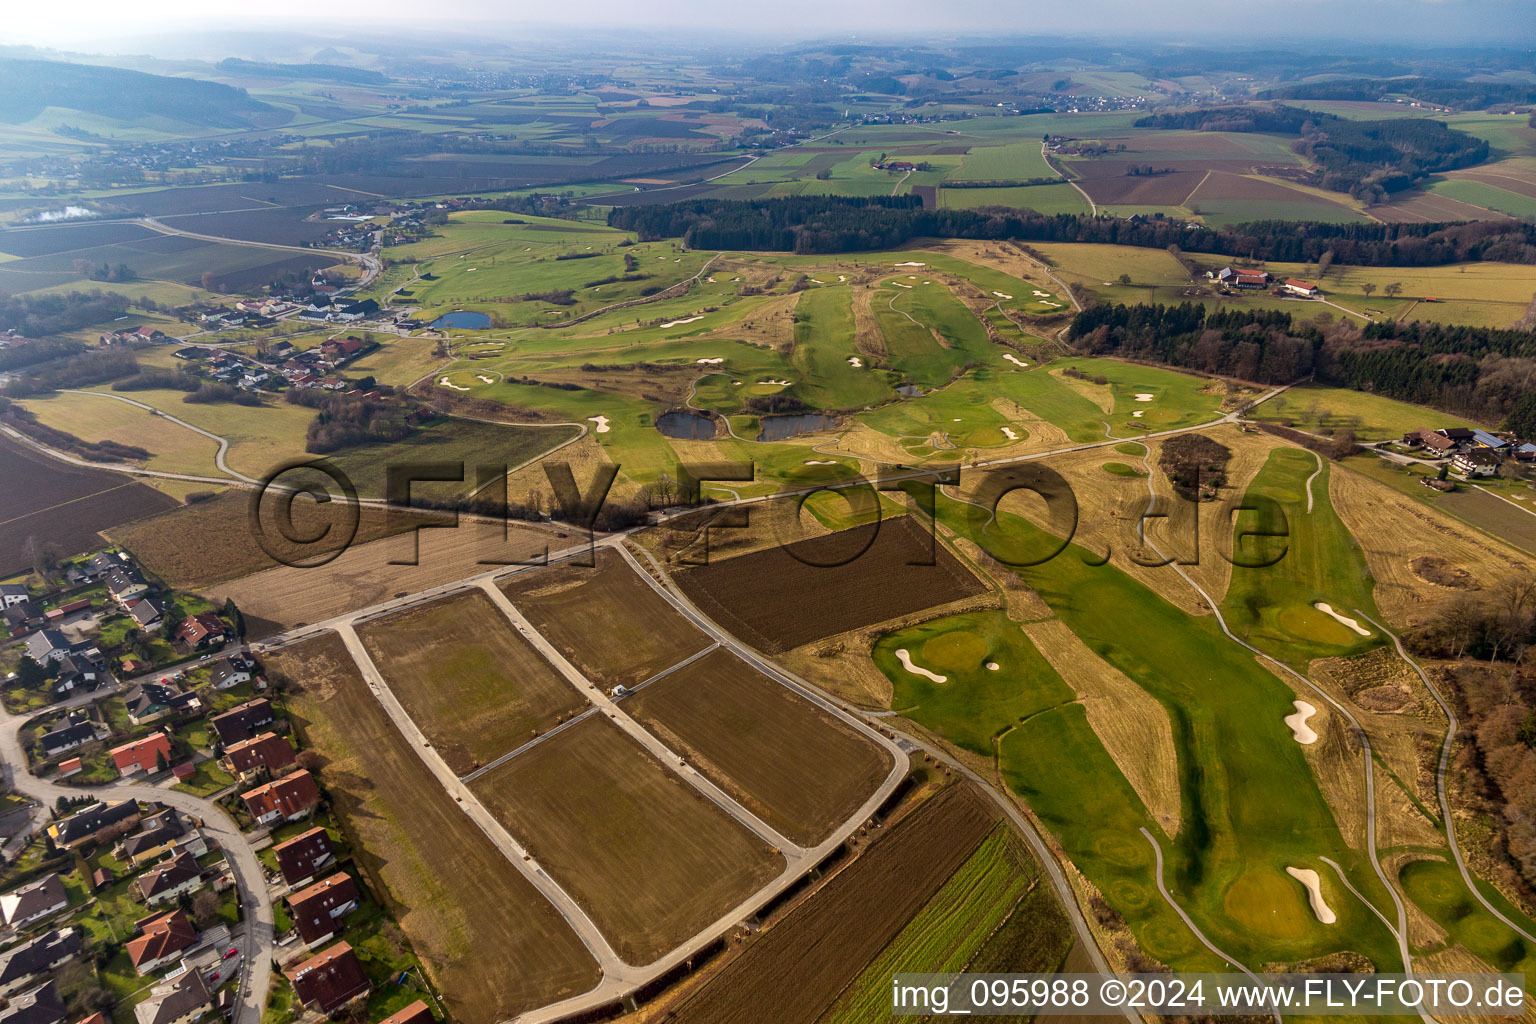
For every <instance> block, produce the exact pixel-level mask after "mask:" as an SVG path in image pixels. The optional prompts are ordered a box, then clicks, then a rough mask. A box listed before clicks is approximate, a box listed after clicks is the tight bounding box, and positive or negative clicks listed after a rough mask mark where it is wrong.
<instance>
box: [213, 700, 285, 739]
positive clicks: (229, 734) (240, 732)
mask: <svg viewBox="0 0 1536 1024" xmlns="http://www.w3.org/2000/svg"><path fill="white" fill-rule="evenodd" d="M276 721H277V716H276V715H275V714H273V713H272V702H271V701H269V700H267V698H265V697H257V698H256V699H255V700H248V701H246V702H245V703H244V704H239V705H236V706H235V707H232V708H230V709H229V710H228V711H226V712H224V713H223V714H222V715H214V716H213V729H214V731H215V732H217V733H218V734H219V742H220V743H222V744H224V745H225V746H226V747H227V746H229V745H230V744H231V743H239V742H240V741H241V740H248V739H250V738H251V737H252V736H255V735H256V732H257V730H258V729H262V728H265V727H266V726H269V725H271V724H273V723H274V722H276Z"/></svg>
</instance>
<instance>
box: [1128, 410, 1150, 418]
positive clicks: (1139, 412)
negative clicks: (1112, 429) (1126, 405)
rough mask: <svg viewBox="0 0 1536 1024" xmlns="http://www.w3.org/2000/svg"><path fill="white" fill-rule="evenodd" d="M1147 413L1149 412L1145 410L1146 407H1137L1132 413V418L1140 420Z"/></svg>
mask: <svg viewBox="0 0 1536 1024" xmlns="http://www.w3.org/2000/svg"><path fill="white" fill-rule="evenodd" d="M1146 414H1147V410H1145V409H1137V410H1136V411H1135V412H1133V413H1131V418H1132V419H1137V420H1139V419H1141V418H1142V417H1143V416H1145V415H1146Z"/></svg>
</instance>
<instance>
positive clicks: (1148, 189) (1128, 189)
mask: <svg viewBox="0 0 1536 1024" xmlns="http://www.w3.org/2000/svg"><path fill="white" fill-rule="evenodd" d="M1095 165H1096V166H1095ZM1072 170H1074V171H1077V172H1078V173H1080V174H1083V177H1082V178H1080V179H1078V182H1077V183H1078V184H1079V185H1081V186H1082V187H1083V191H1085V192H1087V193H1088V194H1089V195H1090V196H1092V197H1093V201H1094V202H1095V203H1098V204H1099V205H1100V206H1117V205H1118V206H1180V205H1182V204H1183V202H1184V200H1185V198H1186V197H1187V196H1188V195H1189V194H1190V193H1191V192H1193V191H1194V190H1195V187H1196V186H1198V185H1199V184H1200V180H1201V179H1202V178H1204V177H1205V172H1204V171H1174V172H1173V173H1172V174H1156V175H1152V176H1150V177H1134V176H1131V175H1128V174H1126V173H1125V165H1124V164H1121V163H1119V162H1118V161H1115V162H1111V161H1093V162H1092V163H1087V162H1079V163H1074V164H1072ZM1086 172H1093V173H1092V174H1091V176H1090V174H1089V173H1086Z"/></svg>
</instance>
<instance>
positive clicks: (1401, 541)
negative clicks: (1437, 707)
mask: <svg viewBox="0 0 1536 1024" xmlns="http://www.w3.org/2000/svg"><path fill="white" fill-rule="evenodd" d="M1341 469H1342V470H1343V472H1340V471H1339V470H1341ZM1328 477H1329V487H1328V492H1329V498H1330V499H1331V500H1332V502H1333V507H1334V510H1335V511H1337V512H1338V514H1339V518H1340V519H1342V520H1343V521H1344V525H1345V526H1346V527H1348V528H1349V532H1350V533H1351V534H1353V535H1354V537H1355V539H1356V540H1357V541H1358V542H1359V544H1360V549H1361V551H1362V552H1363V553H1364V554H1365V561H1366V565H1367V566H1369V568H1370V570H1371V577H1372V578H1373V579H1374V580H1375V581H1376V591H1375V594H1374V595H1373V596H1374V597H1375V598H1376V606H1377V607H1378V608H1380V609H1381V613H1382V615H1383V616H1385V617H1386V620H1387V622H1388V623H1390V624H1391V625H1393V626H1395V627H1397V628H1398V629H1402V628H1405V627H1407V626H1409V625H1411V624H1412V623H1414V622H1418V621H1421V620H1423V619H1424V618H1425V617H1426V616H1428V615H1432V614H1434V613H1436V611H1437V610H1438V609H1439V607H1440V606H1441V605H1443V604H1444V603H1446V602H1447V601H1448V600H1449V599H1450V598H1452V597H1455V596H1456V595H1457V594H1460V593H1463V592H1464V589H1463V588H1461V587H1447V586H1443V585H1440V584H1437V583H1433V582H1431V581H1430V580H1428V579H1426V578H1424V577H1423V576H1421V575H1420V574H1419V573H1418V572H1415V571H1414V565H1415V562H1418V560H1419V559H1422V558H1424V557H1425V556H1433V557H1434V558H1437V559H1440V560H1441V563H1443V564H1444V565H1447V566H1449V567H1450V568H1453V569H1463V570H1465V571H1466V572H1468V573H1470V574H1471V577H1472V579H1473V580H1476V581H1481V582H1482V583H1484V584H1485V585H1492V584H1493V583H1494V582H1496V581H1498V580H1501V579H1505V578H1507V577H1508V576H1510V575H1511V574H1512V573H1518V572H1521V571H1524V572H1526V573H1536V561H1533V560H1532V559H1530V558H1529V557H1527V556H1523V555H1521V554H1520V553H1518V552H1517V551H1516V550H1515V549H1513V548H1510V547H1506V546H1505V545H1503V544H1500V543H1498V542H1497V541H1494V540H1491V539H1489V538H1487V537H1485V536H1483V535H1482V534H1480V533H1478V532H1477V531H1475V530H1470V529H1468V528H1467V527H1465V526H1463V525H1462V524H1460V523H1458V522H1456V521H1454V520H1452V519H1449V518H1448V517H1446V516H1444V515H1437V514H1436V513H1435V512H1434V511H1432V510H1430V509H1429V508H1426V507H1425V506H1424V505H1423V504H1421V503H1420V502H1417V501H1415V500H1414V499H1413V498H1411V497H1409V496H1408V495H1406V494H1403V493H1402V492H1400V491H1397V490H1395V489H1393V488H1391V487H1388V486H1387V485H1386V484H1383V483H1380V482H1378V481H1376V480H1372V479H1371V478H1370V477H1367V476H1364V475H1363V474H1360V473H1356V472H1354V471H1353V470H1350V469H1348V468H1347V466H1342V467H1335V471H1334V472H1331V473H1329V474H1328ZM1509 511H1510V513H1511V514H1512V515H1525V513H1523V512H1520V511H1518V510H1516V509H1510V510H1509ZM1526 518H1528V519H1531V518H1536V517H1531V516H1526ZM1441 563H1437V564H1441ZM1418 564H1419V566H1420V567H1422V566H1423V565H1424V563H1423V562H1418Z"/></svg>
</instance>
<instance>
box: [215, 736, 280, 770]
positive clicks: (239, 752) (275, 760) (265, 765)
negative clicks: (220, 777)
mask: <svg viewBox="0 0 1536 1024" xmlns="http://www.w3.org/2000/svg"><path fill="white" fill-rule="evenodd" d="M296 756H297V755H296V753H295V751H294V749H293V744H292V743H290V742H289V741H288V737H286V736H278V735H277V734H275V733H270V732H264V733H262V734H261V735H260V736H255V737H252V738H251V739H248V740H242V741H241V742H239V743H236V744H234V745H233V746H231V747H229V748H228V749H226V750H225V751H224V759H223V761H222V762H220V763H221V764H222V765H223V766H224V770H225V771H227V772H229V773H230V774H231V775H234V776H236V777H237V778H240V779H244V778H245V777H246V776H248V775H253V774H255V773H256V772H259V771H263V770H265V771H267V772H269V773H271V774H273V775H276V774H277V772H278V770H279V769H282V768H286V767H288V766H289V765H291V764H293V762H294V758H295V757H296Z"/></svg>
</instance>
